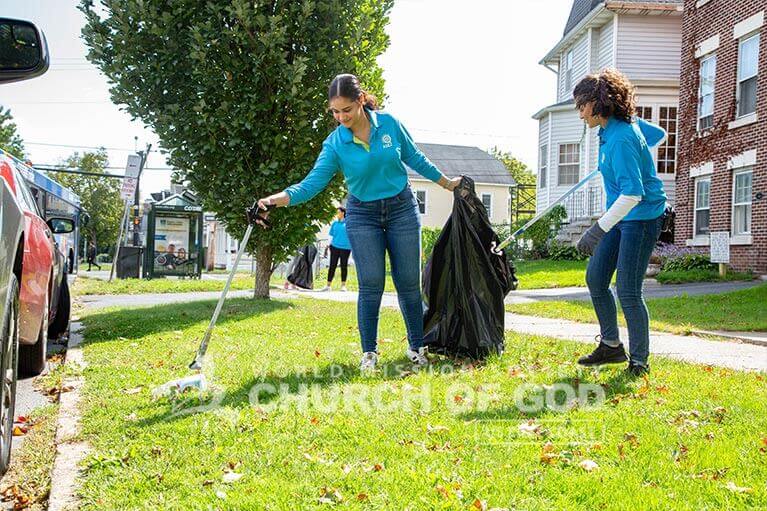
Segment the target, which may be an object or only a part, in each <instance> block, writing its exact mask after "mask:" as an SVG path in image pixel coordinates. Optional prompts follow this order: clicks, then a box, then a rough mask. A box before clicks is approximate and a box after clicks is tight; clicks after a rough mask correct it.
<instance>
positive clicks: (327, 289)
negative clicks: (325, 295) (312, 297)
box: [320, 286, 330, 291]
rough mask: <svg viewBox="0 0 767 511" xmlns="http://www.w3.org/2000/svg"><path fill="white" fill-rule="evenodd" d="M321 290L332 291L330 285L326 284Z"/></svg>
mask: <svg viewBox="0 0 767 511" xmlns="http://www.w3.org/2000/svg"><path fill="white" fill-rule="evenodd" d="M320 291H330V286H325V287H323V288H322V289H320Z"/></svg>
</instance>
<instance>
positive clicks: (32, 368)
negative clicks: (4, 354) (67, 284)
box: [19, 293, 50, 376]
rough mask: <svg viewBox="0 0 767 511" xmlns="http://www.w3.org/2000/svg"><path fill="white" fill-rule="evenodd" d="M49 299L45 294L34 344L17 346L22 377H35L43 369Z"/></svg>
mask: <svg viewBox="0 0 767 511" xmlns="http://www.w3.org/2000/svg"><path fill="white" fill-rule="evenodd" d="M49 306H50V299H49V298H48V293H46V294H45V305H44V307H43V319H42V321H41V322H40V334H39V335H38V336H37V342H36V343H34V344H22V345H19V373H20V374H23V375H24V376H37V375H38V374H40V373H42V372H43V369H45V354H46V352H47V351H48V314H49V310H48V307H49Z"/></svg>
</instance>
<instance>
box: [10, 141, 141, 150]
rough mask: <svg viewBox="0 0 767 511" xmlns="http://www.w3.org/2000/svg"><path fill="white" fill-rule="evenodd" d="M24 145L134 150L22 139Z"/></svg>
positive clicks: (121, 148)
mask: <svg viewBox="0 0 767 511" xmlns="http://www.w3.org/2000/svg"><path fill="white" fill-rule="evenodd" d="M24 145H41V146H49V147H69V148H72V149H107V150H109V151H130V152H135V150H134V149H128V148H126V147H106V146H87V145H70V144H50V143H47V142H27V141H24Z"/></svg>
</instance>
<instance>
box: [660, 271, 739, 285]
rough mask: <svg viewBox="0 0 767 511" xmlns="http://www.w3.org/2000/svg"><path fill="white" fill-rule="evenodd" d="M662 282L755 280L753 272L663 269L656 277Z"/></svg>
mask: <svg viewBox="0 0 767 511" xmlns="http://www.w3.org/2000/svg"><path fill="white" fill-rule="evenodd" d="M655 280H657V281H658V282H660V283H661V284H685V283H687V282H730V281H733V280H754V274H753V273H739V272H734V271H728V272H727V273H726V274H725V275H724V277H722V276H721V275H719V271H718V270H700V269H698V270H679V271H662V272H660V273H659V274H658V276H657V277H655Z"/></svg>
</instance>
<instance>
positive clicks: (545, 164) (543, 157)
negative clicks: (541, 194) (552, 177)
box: [538, 145, 549, 188]
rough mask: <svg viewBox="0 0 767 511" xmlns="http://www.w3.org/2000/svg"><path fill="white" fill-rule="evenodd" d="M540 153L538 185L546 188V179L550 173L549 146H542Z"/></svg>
mask: <svg viewBox="0 0 767 511" xmlns="http://www.w3.org/2000/svg"><path fill="white" fill-rule="evenodd" d="M539 151H540V152H539V153H538V183H539V186H540V187H541V188H546V177H548V176H547V175H548V173H549V146H547V145H542V146H541V147H540V149H539Z"/></svg>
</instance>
